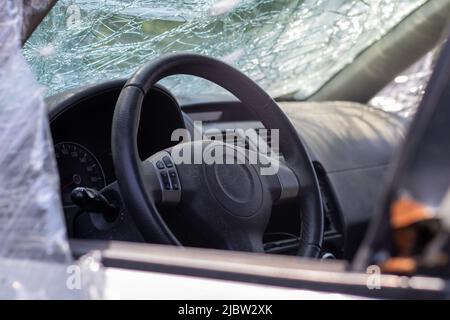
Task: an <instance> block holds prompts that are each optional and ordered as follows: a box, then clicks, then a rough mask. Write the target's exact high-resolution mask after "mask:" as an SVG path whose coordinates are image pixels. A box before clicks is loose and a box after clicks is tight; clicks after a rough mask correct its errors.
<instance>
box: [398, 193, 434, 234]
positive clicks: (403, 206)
mask: <svg viewBox="0 0 450 320" xmlns="http://www.w3.org/2000/svg"><path fill="white" fill-rule="evenodd" d="M433 218H434V213H433V212H432V211H431V210H430V209H429V208H428V207H427V206H425V205H424V204H422V203H420V202H417V201H415V200H413V199H411V198H409V197H401V198H400V199H398V200H396V201H395V202H394V203H393V204H392V205H391V225H392V226H393V227H394V228H395V229H400V228H405V227H408V226H410V225H412V224H414V223H417V222H420V221H423V220H429V219H433Z"/></svg>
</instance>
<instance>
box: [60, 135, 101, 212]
mask: <svg viewBox="0 0 450 320" xmlns="http://www.w3.org/2000/svg"><path fill="white" fill-rule="evenodd" d="M55 157H56V161H57V163H58V171H59V176H60V181H61V196H62V202H63V205H64V206H68V205H72V200H71V198H70V194H71V192H72V190H73V189H75V188H76V187H87V188H92V189H96V190H100V189H102V188H104V187H105V186H106V181H105V175H104V173H103V169H102V167H101V166H100V163H99V162H98V160H97V159H96V158H95V156H94V155H93V154H92V152H90V151H89V150H88V149H86V148H85V147H83V146H81V145H79V144H77V143H73V142H61V143H58V144H56V145H55Z"/></svg>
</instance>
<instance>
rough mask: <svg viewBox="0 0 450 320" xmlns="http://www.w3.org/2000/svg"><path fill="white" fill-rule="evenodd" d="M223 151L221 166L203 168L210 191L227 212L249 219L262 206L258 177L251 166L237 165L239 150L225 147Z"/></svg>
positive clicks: (214, 165)
mask: <svg viewBox="0 0 450 320" xmlns="http://www.w3.org/2000/svg"><path fill="white" fill-rule="evenodd" d="M210 147H211V146H210ZM224 149H227V150H226V156H225V157H224V158H225V161H224V163H223V164H211V165H207V164H205V165H204V170H205V177H206V182H207V186H208V189H209V192H210V193H211V195H212V196H213V197H214V198H215V199H216V201H217V202H218V203H220V205H221V206H222V207H223V208H225V209H226V211H227V212H229V213H231V214H233V215H236V216H239V217H250V216H252V215H254V214H255V213H256V212H257V211H258V210H259V209H260V207H261V205H262V203H263V196H264V193H263V190H262V188H263V186H262V182H261V179H260V176H259V174H258V173H257V169H256V168H255V167H254V166H253V165H251V164H248V163H244V164H237V157H236V155H235V154H236V152H240V151H239V150H237V149H235V148H233V147H231V146H227V145H225V147H224ZM230 158H231V159H230Z"/></svg>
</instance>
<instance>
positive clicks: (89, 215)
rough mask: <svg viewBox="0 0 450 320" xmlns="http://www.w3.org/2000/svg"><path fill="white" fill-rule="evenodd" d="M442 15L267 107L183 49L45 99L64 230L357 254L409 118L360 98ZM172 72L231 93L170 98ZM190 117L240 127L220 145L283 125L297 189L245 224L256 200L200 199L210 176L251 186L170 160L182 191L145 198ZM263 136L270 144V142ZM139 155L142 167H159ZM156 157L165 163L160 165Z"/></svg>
mask: <svg viewBox="0 0 450 320" xmlns="http://www.w3.org/2000/svg"><path fill="white" fill-rule="evenodd" d="M445 6H447V5H445ZM446 12H447V11H445V10H443V8H442V7H441V6H440V5H439V4H436V2H432V4H430V5H425V6H424V7H423V8H422V9H421V10H418V11H417V12H414V13H413V14H411V15H410V16H409V17H407V18H406V19H405V20H404V21H402V22H401V23H400V24H399V25H398V27H396V28H395V29H394V30H393V31H392V32H390V33H389V34H387V35H386V36H384V37H383V38H382V39H380V40H379V41H377V42H376V43H375V44H374V45H372V46H371V47H369V48H368V49H366V50H365V51H364V52H363V53H362V54H360V55H359V56H358V57H357V58H356V59H355V60H354V61H353V62H352V63H351V64H349V65H348V66H347V67H346V68H344V69H343V70H342V71H341V72H339V73H338V74H337V75H336V76H335V77H333V78H332V79H331V80H330V81H329V82H327V83H326V84H325V86H323V87H322V88H321V89H319V91H317V92H316V93H315V94H314V95H312V96H311V97H310V99H308V100H307V101H293V99H292V97H281V98H278V99H277V102H276V103H273V100H272V99H271V98H270V97H269V98H267V97H268V94H266V93H265V92H263V91H262V89H260V88H257V87H255V86H254V85H253V82H252V81H251V80H250V79H249V78H247V77H246V76H245V75H243V74H242V73H241V72H239V71H237V70H235V69H233V68H231V67H230V68H229V67H227V66H226V65H225V64H223V63H221V62H220V61H217V60H214V59H211V58H208V57H204V56H197V55H188V54H178V55H170V56H164V57H160V58H159V59H157V60H156V61H153V62H149V63H147V64H144V65H143V66H141V67H140V68H139V70H137V71H136V73H135V74H134V75H133V76H132V77H131V78H129V79H118V80H117V79H111V80H110V81H106V82H102V83H98V84H94V85H87V86H81V87H79V88H75V89H69V90H67V91H65V92H62V93H59V94H56V95H54V96H51V97H48V98H47V101H46V102H47V104H48V107H49V119H50V125H51V133H52V137H53V142H54V148H55V156H56V159H57V163H58V170H59V173H60V180H61V199H62V203H63V208H64V214H65V218H66V224H67V229H68V233H69V237H70V238H74V239H97V240H108V241H110V240H114V241H125V242H151V243H161V244H172V245H184V246H191V247H201V248H216V249H217V248H218V249H228V250H235V251H256V252H265V253H273V254H282V255H292V256H296V255H299V256H307V257H314V258H322V259H340V260H341V259H342V260H347V261H351V260H352V259H353V258H354V257H355V254H356V252H357V250H358V248H359V247H360V245H361V243H362V241H363V239H364V237H365V235H366V232H367V228H368V225H369V223H370V221H371V218H372V217H373V214H374V212H375V211H376V210H377V209H378V207H377V205H378V201H379V199H380V196H381V192H382V189H381V186H382V184H383V182H384V181H385V177H386V175H387V174H388V173H389V170H390V166H391V161H392V159H393V156H394V155H395V152H396V150H397V149H398V147H399V145H400V144H401V143H402V141H403V139H404V137H405V132H406V130H407V129H408V125H409V120H408V119H405V118H402V117H399V116H396V115H395V114H392V113H387V112H385V111H382V110H378V109H375V108H373V107H370V106H369V105H368V101H369V100H370V99H371V98H372V97H373V96H374V95H375V94H376V93H377V92H378V91H379V90H380V89H382V88H383V87H384V86H385V85H387V84H388V83H389V82H390V81H391V80H392V79H393V78H394V77H395V76H396V75H398V74H399V73H400V72H401V71H402V70H404V69H405V68H406V67H407V66H410V65H411V64H413V63H414V62H416V61H417V60H418V59H420V58H421V57H422V56H423V55H424V54H425V53H427V52H429V51H430V50H432V49H434V48H435V47H436V45H437V44H438V41H439V39H440V36H441V32H442V29H443V26H444V25H445V21H446V16H447V15H446ZM418 38H420V39H421V40H420V41H418V40H417V39H418ZM381 50H382V51H383V52H384V54H380V52H381ZM170 74H188V75H194V76H200V77H203V78H205V79H207V80H210V81H212V82H215V83H216V84H218V85H219V86H221V87H223V88H225V89H227V90H228V91H230V92H231V93H232V94H233V96H230V98H229V99H223V98H219V99H218V98H217V97H215V96H210V97H208V96H200V97H190V98H189V99H186V98H185V97H177V96H176V95H175V94H173V93H172V92H171V91H170V90H169V89H167V88H166V87H164V86H163V85H161V84H157V83H158V82H159V80H160V79H161V78H163V77H165V76H167V75H170ZM285 115H286V116H287V118H286V116H285ZM287 119H289V121H287ZM196 121H202V123H203V127H202V130H203V132H201V134H204V133H205V132H206V131H207V130H209V129H216V130H218V131H219V132H220V133H221V134H223V137H224V138H229V136H227V135H226V133H229V132H230V130H231V131H234V132H235V134H234V136H233V140H232V141H228V140H226V141H225V142H226V143H230V144H233V143H234V144H236V143H242V144H243V145H246V148H249V149H251V145H249V144H246V142H245V141H240V139H243V137H242V136H240V134H239V132H238V131H237V129H238V128H246V129H247V128H250V129H255V130H256V131H257V132H258V130H262V129H264V128H267V129H271V128H276V127H277V126H278V127H279V128H280V150H277V154H278V155H279V158H280V162H281V164H282V166H285V167H286V168H287V169H286V172H293V173H294V175H295V176H296V177H297V179H298V186H297V188H298V189H299V192H298V196H297V193H296V194H295V196H293V197H286V198H285V199H284V198H283V197H281V196H279V195H278V196H273V195H271V196H268V198H270V200H271V201H267V203H266V202H265V200H261V201H262V202H263V205H262V207H261V208H263V209H261V211H264V212H263V213H262V214H261V216H260V215H259V213H258V215H255V216H258V217H259V218H257V219H256V218H255V219H253V218H252V219H250V218H248V219H247V217H245V216H242V215H240V214H241V213H239V214H238V213H237V212H238V211H239V212H242V211H245V210H247V211H248V210H249V208H250V207H252V206H253V205H254V203H252V202H253V201H254V199H250V200H249V201H248V202H246V205H245V206H244V207H242V208H241V207H239V206H238V204H237V203H238V202H239V201H233V202H232V203H230V202H229V201H230V199H233V197H232V196H229V197H227V198H226V199H225V198H224V199H215V201H212V200H211V199H212V198H211V195H209V197H207V196H206V194H208V190H215V189H214V188H216V187H217V186H216V185H215V184H217V185H218V186H221V185H225V184H226V185H228V186H229V185H231V184H232V182H230V181H234V182H236V181H238V182H242V184H240V185H238V184H235V185H234V188H235V190H234V191H233V192H236V194H237V195H239V193H240V192H241V191H242V192H244V193H245V192H247V191H248V190H250V191H248V192H250V193H251V194H253V193H252V192H253V191H254V189H251V188H250V189H248V188H247V187H246V186H247V185H246V183H247V182H246V181H244V180H243V179H240V178H239V176H240V173H239V172H238V171H236V172H235V171H233V169H230V170H229V171H224V172H223V173H220V174H221V177H222V178H220V179H223V180H222V181H216V180H220V179H219V178H217V177H216V180H214V182H211V181H210V180H208V179H209V178H208V177H209V176H208V173H207V171H205V172H200V171H199V170H200V169H198V168H197V169H192V168H191V169H188V168H184V167H183V168H177V170H178V172H177V174H178V176H177V177H176V179H178V180H179V181H176V182H178V183H179V185H180V189H181V196H180V197H181V198H180V199H178V200H177V201H175V202H176V203H175V205H164V203H163V202H164V201H162V200H161V199H160V200H159V202H160V203H159V204H158V201H155V203H156V204H157V205H156V206H155V205H154V203H153V202H154V201H153V200H148V199H144V198H145V195H146V191H144V189H145V187H143V186H142V181H143V178H142V177H143V176H146V175H153V177H150V178H149V179H150V180H152V179H153V180H155V178H154V175H155V173H154V172H156V175H158V172H159V171H158V168H156V167H154V166H152V165H153V164H155V163H157V161H159V160H160V159H163V156H164V151H163V150H167V149H170V148H173V147H174V146H175V145H176V144H177V143H178V142H177V141H172V139H171V136H172V133H173V131H174V130H176V129H187V130H188V131H189V132H190V133H191V134H192V135H194V134H195V132H196V130H199V129H198V128H197V127H196V126H195V124H194V123H195V122H196ZM291 125H292V126H291ZM280 126H281V127H280ZM294 133H295V136H294V135H293V134H294ZM135 137H136V141H135V142H134V140H133V139H134V138H135ZM267 143H268V145H269V146H271V141H267ZM161 152H163V153H161ZM155 156H156V157H157V158H156V160H154V159H155V158H154V157H155ZM133 157H134V158H133ZM149 159H150V160H149ZM138 162H139V163H147V162H148V163H150V164H151V165H150V166H151V170H153V171H152V172H153V173H148V172H147V169H145V168H141V167H140V165H137V164H136V163H138ZM164 164H165V166H166V167H165V168H167V169H168V170H169V172H170V167H169V165H168V163H166V161H164ZM149 170H150V169H149ZM164 170H165V169H164ZM195 170H197V171H195ZM201 170H203V169H201ZM205 170H206V169H205ZM289 174H290V173H288V174H287V175H289ZM200 176H201V177H200ZM211 179H212V178H211ZM230 179H231V180H230ZM233 179H235V180H233ZM252 179H254V178H252ZM255 179H256V178H255ZM279 179H283V178H279ZM287 179H288V180H289V178H287ZM269 180H270V179H269ZM80 181H83V184H82V185H79V183H80ZM251 181H252V182H251V183H250V185H251V186H253V185H254V184H253V183H254V182H255V181H259V182H260V183H261V185H262V190H263V191H261V190H260V193H262V194H265V193H266V192H267V194H269V193H271V192H272V191H271V190H272V189H271V188H272V182H271V181H268V182H267V186H266V182H265V180H264V181H262V180H260V179H259V180H258V179H256V180H251ZM280 181H281V180H280ZM280 181H278V182H277V183H278V184H281V189H280V186H279V185H277V188H278V189H279V190H278V189H277V192H279V193H281V194H282V193H283V192H284V191H283V190H284V189H283V183H284V182H280ZM277 183H275V184H277ZM287 183H288V182H287ZM171 185H172V187H173V190H172V189H171V190H170V192H173V194H175V193H179V192H178V191H180V190H175V187H174V186H175V183H174V181H171ZM255 185H259V184H255ZM76 186H82V187H87V188H92V189H95V190H103V195H104V196H105V197H107V198H108V200H109V201H110V202H112V203H114V204H115V206H116V209H117V208H119V209H118V210H117V212H115V213H114V214H110V215H109V214H106V213H105V212H104V211H103V212H100V213H99V212H93V211H95V210H82V209H80V206H79V205H76V204H74V198H73V196H72V191H73V189H74V188H75V187H76ZM149 188H152V187H149ZM155 188H156V189H158V188H157V187H155ZM239 188H241V189H239ZM246 188H247V189H246ZM163 189H164V188H163ZM163 189H162V190H159V189H158V190H157V191H155V194H157V195H154V198H155V199H156V198H161V197H162V195H161V194H163V193H164V190H163ZM176 189H178V187H177V188H176ZM269 189H270V190H269ZM240 190H241V191H240ZM257 190H259V189H257ZM268 190H269V191H268ZM280 190H281V191H280ZM225 191H226V190H225ZM225 191H224V193H226V192H225ZM152 192H153V190H152ZM170 192H169V193H170ZM230 192H231V191H230ZM199 194H200V195H199ZM171 195H172V193H170V196H171ZM147 198H148V197H147ZM150 198H151V197H150ZM278 198H279V199H278ZM281 198H283V199H281ZM227 201H228V202H227ZM255 201H256V200H255ZM213 202H214V204H212V203H213ZM227 206H230V207H227ZM230 208H231V209H230ZM258 210H259V209H258ZM87 211H92V212H87ZM99 211H102V210H99ZM198 211H200V213H199V212H198ZM219 211H231V212H236V215H238V217H235V216H234V215H233V219H228V218H224V219H223V220H222V219H217V218H215V219H211V212H216V213H217V212H219ZM149 212H150V214H149ZM150 215H151V216H153V218H152V219H153V220H152V219H150V220H152V221H147V220H149V218H148V216H150ZM186 215H190V217H195V219H194V218H193V219H190V218H189V219H187V218H186ZM220 215H221V216H222V215H223V214H222V212H221V213H220ZM224 215H226V214H224ZM239 215H240V216H239ZM143 216H146V217H147V218H145V217H144V218H143ZM155 216H157V217H156V218H155ZM207 216H210V217H209V218H208V217H207ZM146 219H147V220H146ZM192 220H195V221H192ZM210 220H218V221H210ZM242 221H245V223H244V222H242ZM249 221H252V223H249ZM240 223H242V225H240ZM245 224H247V225H246V226H244V225H245ZM254 225H257V226H258V228H257V229H259V230H258V232H256V231H255V237H256V236H261V238H262V244H260V243H256V242H258V241H256V240H254V239H249V238H251V237H249V238H246V237H245V236H243V234H246V233H248V234H250V233H252V232H248V230H250V229H249V228H253V227H254ZM241 227H242V228H241ZM255 228H256V227H255ZM157 229H158V230H157ZM218 230H224V231H218ZM232 230H239V232H238V231H236V232H234V231H232ZM251 230H253V229H251ZM259 232H261V234H259ZM216 234H219V236H218V239H215V236H214V235H216ZM230 239H231V240H230Z"/></svg>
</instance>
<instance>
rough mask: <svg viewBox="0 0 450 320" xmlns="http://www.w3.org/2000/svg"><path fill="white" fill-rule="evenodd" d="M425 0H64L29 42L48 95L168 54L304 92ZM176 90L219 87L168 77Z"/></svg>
mask: <svg viewBox="0 0 450 320" xmlns="http://www.w3.org/2000/svg"><path fill="white" fill-rule="evenodd" d="M425 2H426V0H396V1H391V0H373V1H372V0H371V1H364V0H328V1H323V0H292V1H280V0H278V1H277V0H60V1H59V3H58V4H57V5H56V7H55V8H54V9H53V10H52V12H51V13H50V15H49V16H48V17H47V18H46V20H45V21H44V23H43V24H42V25H41V26H40V28H39V29H38V30H37V32H36V33H35V34H34V36H33V37H32V38H31V39H30V41H29V42H28V44H27V46H26V48H25V54H26V57H27V59H28V60H29V61H30V62H31V64H32V65H33V68H34V70H35V71H36V73H37V74H38V78H39V81H40V82H41V83H42V84H44V85H46V86H48V88H49V91H48V94H53V93H57V92H60V91H62V90H65V89H68V88H71V87H76V86H81V85H85V84H88V83H92V82H99V81H102V80H109V79H113V78H118V77H126V76H129V75H131V74H132V73H133V72H134V71H135V70H136V69H137V68H138V67H139V66H140V65H141V64H142V63H144V62H146V61H148V60H151V59H152V58H154V57H157V56H159V55H161V54H163V53H168V52H180V51H190V52H197V53H202V54H207V55H210V56H213V57H217V58H222V59H224V60H226V61H227V62H229V63H231V64H233V65H235V66H237V67H238V68H239V69H241V70H242V71H243V72H244V73H246V74H247V75H249V76H250V77H252V78H253V79H254V80H256V81H257V82H258V83H259V84H260V85H261V86H262V87H263V88H265V89H266V90H267V91H268V92H269V93H270V94H271V95H273V96H280V95H285V94H289V93H294V92H297V93H296V94H295V97H296V98H298V99H304V98H305V97H308V96H309V95H310V94H312V93H314V92H315V91H316V90H317V89H319V88H320V87H321V86H322V85H323V84H324V83H325V82H326V81H327V80H329V79H330V78H331V77H332V76H333V75H335V74H336V73H337V72H339V71H340V70H341V69H342V68H344V67H345V66H346V65H347V64H349V63H351V62H352V61H353V59H354V58H355V57H356V56H357V55H358V54H359V53H360V52H361V51H363V50H364V49H365V48H366V47H368V46H369V45H371V44H372V43H373V42H375V41H376V40H378V39H379V38H380V37H381V36H383V35H384V34H385V33H387V32H388V31H389V30H390V29H391V28H393V27H394V26H395V25H396V24H397V23H398V22H400V21H401V20H402V19H403V18H404V17H405V16H407V15H408V14H409V13H411V12H412V11H413V10H415V9H416V8H418V7H419V6H420V5H422V4H423V3H425ZM164 84H165V85H167V86H168V87H169V88H170V89H172V90H173V92H174V93H175V94H177V95H178V96H183V95H186V94H192V95H199V94H211V93H213V94H214V93H217V92H218V91H217V90H218V88H217V87H211V86H207V85H206V84H205V82H203V81H192V79H189V80H188V81H186V79H185V78H184V77H177V78H176V79H171V80H170V81H166V82H165V83H164Z"/></svg>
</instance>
